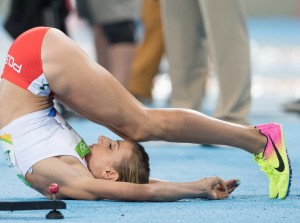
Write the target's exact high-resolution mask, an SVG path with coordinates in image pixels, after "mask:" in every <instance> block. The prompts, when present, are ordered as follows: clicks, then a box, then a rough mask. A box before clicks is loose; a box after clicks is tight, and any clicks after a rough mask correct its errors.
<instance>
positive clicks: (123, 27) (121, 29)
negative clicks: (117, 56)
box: [102, 21, 136, 44]
mask: <svg viewBox="0 0 300 223" xmlns="http://www.w3.org/2000/svg"><path fill="white" fill-rule="evenodd" d="M102 29H103V31H104V33H105V35H106V37H107V39H108V41H109V43H110V44H117V43H135V30H136V28H135V24H134V21H124V22H117V23H112V24H107V25H102Z"/></svg>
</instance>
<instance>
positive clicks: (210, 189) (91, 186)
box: [58, 177, 237, 201]
mask: <svg viewBox="0 0 300 223" xmlns="http://www.w3.org/2000/svg"><path fill="white" fill-rule="evenodd" d="M236 186H237V184H236V180H230V181H223V180H221V179H220V178H218V177H211V178H206V179H203V180H199V181H194V182H188V183H171V182H160V183H155V184H132V183H125V182H114V181H107V180H99V179H80V178H78V179H77V180H76V179H75V180H72V181H70V182H69V184H67V185H65V186H64V187H61V190H60V191H61V193H62V194H58V196H61V197H68V198H73V199H87V200H98V199H111V200H124V201H176V200H180V199H185V198H206V199H224V198H227V197H228V196H229V194H230V193H231V192H232V191H233V190H234V189H235V188H236Z"/></svg>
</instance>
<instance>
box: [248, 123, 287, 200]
mask: <svg viewBox="0 0 300 223" xmlns="http://www.w3.org/2000/svg"><path fill="white" fill-rule="evenodd" d="M256 128H257V129H258V130H259V131H260V133H261V134H262V135H264V136H266V138H267V144H266V147H265V149H264V151H263V152H262V153H259V154H257V155H255V156H254V160H255V161H256V162H257V163H258V165H259V166H260V167H261V170H262V171H264V172H265V173H266V174H267V176H268V178H269V181H270V185H269V196H270V198H276V197H278V198H279V199H284V198H286V197H287V196H288V193H289V189H290V185H291V179H292V170H291V163H290V160H289V157H288V154H287V150H286V147H285V143H284V135H283V129H282V126H281V125H279V124H276V123H269V124H264V125H259V126H256Z"/></svg>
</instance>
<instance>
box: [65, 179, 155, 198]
mask: <svg viewBox="0 0 300 223" xmlns="http://www.w3.org/2000/svg"><path fill="white" fill-rule="evenodd" d="M149 192H150V190H149V185H148V184H133V183H126V182H116V181H110V180H102V179H88V178H85V179H84V178H77V179H73V180H72V182H69V183H68V184H67V185H65V188H64V190H63V191H62V193H63V194H65V195H67V196H68V197H70V198H73V199H84V200H85V199H86V200H99V199H110V200H123V201H146V200H151V196H150V193H149Z"/></svg>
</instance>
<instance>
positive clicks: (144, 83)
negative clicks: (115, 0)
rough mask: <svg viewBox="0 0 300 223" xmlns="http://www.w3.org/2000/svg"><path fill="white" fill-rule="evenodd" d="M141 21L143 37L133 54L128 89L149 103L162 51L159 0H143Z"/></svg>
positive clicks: (143, 101)
mask: <svg viewBox="0 0 300 223" xmlns="http://www.w3.org/2000/svg"><path fill="white" fill-rule="evenodd" d="M141 22H142V26H143V39H142V41H141V43H140V44H139V46H138V47H137V50H136V53H135V56H134V60H133V64H132V71H131V76H130V80H129V88H128V89H129V91H130V93H131V94H133V95H134V96H135V97H136V98H137V99H138V100H139V101H141V102H142V103H151V102H152V88H153V81H154V77H155V76H156V74H157V73H158V71H159V65H160V61H161V58H162V55H163V53H164V40H163V33H162V24H161V12H160V1H159V0H143V3H142V7H141Z"/></svg>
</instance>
